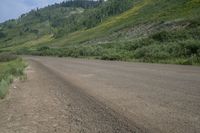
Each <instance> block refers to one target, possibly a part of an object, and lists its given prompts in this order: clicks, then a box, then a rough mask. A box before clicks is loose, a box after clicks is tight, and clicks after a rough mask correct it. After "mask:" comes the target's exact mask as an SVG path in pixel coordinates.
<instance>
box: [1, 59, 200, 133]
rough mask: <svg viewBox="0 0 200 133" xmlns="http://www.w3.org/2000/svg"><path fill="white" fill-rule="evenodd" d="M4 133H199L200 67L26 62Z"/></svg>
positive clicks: (5, 114)
mask: <svg viewBox="0 0 200 133" xmlns="http://www.w3.org/2000/svg"><path fill="white" fill-rule="evenodd" d="M25 59H26V60H27V62H28V63H29V67H28V69H27V76H28V79H27V80H26V81H24V82H23V81H15V82H14V84H13V85H12V87H11V89H10V93H9V95H8V96H7V97H6V99H4V100H1V101H0V118H1V119H0V133H56V132H57V133H67V132H69V133H71V132H72V133H79V132H81V133H82V132H83V133H84V132H85V133H89V132H90V133H96V132H98V133H99V132H102V133H118V132H119V133H126V132H131V133H132V132H138V133H140V132H153V133H156V132H158V133H160V132H163V133H188V132H189V133H197V132H200V67H195V66H179V65H157V64H143V63H125V62H109V61H98V60H86V59H70V58H55V57H25Z"/></svg>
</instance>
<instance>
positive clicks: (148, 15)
mask: <svg viewBox="0 0 200 133" xmlns="http://www.w3.org/2000/svg"><path fill="white" fill-rule="evenodd" d="M125 1H126V2H127V3H126V4H124V7H123V8H121V10H119V11H118V10H117V11H115V12H114V13H112V12H111V11H113V9H115V8H117V7H121V6H120V4H121V3H118V5H117V4H115V3H116V1H115V0H109V1H107V2H103V3H101V5H99V6H97V7H93V8H88V9H83V8H80V7H76V8H73V9H70V10H69V8H66V9H67V10H69V11H66V12H65V13H67V14H71V12H76V13H77V14H78V15H77V16H76V17H75V16H74V15H73V20H74V21H73V24H74V25H73V26H74V27H76V28H73V29H72V28H68V26H69V25H67V24H71V23H70V21H69V20H72V17H70V18H68V19H66V21H67V22H66V23H67V24H66V23H65V21H64V20H63V21H62V20H60V21H62V24H61V25H58V27H56V28H55V27H52V24H50V26H49V25H48V21H43V23H40V24H39V26H38V25H34V27H35V28H34V29H41V30H43V31H39V33H40V35H38V36H36V37H34V40H33V41H30V40H31V39H33V38H31V37H30V35H29V34H26V35H21V36H22V37H25V38H27V39H22V40H23V41H21V42H20V41H18V40H20V39H21V38H22V37H19V36H16V40H17V41H18V43H17V44H14V43H13V44H12V43H10V42H9V41H8V43H5V44H6V46H5V45H3V44H4V42H3V41H2V40H3V39H2V38H6V37H2V38H0V47H1V51H11V50H12V51H15V52H17V53H19V54H34V55H54V56H72V57H92V58H98V59H106V60H127V61H143V62H160V63H177V64H194V65H195V64H200V14H199V12H200V0H176V1H174V0H125ZM128 5H129V6H128ZM130 5H131V6H130ZM57 8H58V7H57ZM57 8H56V7H55V10H58V9H57ZM59 8H60V7H59ZM108 9H110V10H111V9H112V10H111V11H110V13H109V15H108V13H107V11H109V10H108ZM117 9H119V8H117ZM43 10H45V9H43ZM57 13H58V12H57ZM44 14H47V13H44ZM56 16H59V15H56ZM91 16H96V17H95V18H92V19H89V18H87V17H91ZM98 16H99V17H98ZM104 16H106V17H104ZM30 20H32V19H31V18H30ZM44 20H46V19H44ZM91 22H95V23H92V24H90V23H91ZM35 23H36V22H35ZM37 26H38V27H37ZM41 26H42V27H47V28H39V27H41ZM73 26H72V27H73ZM0 27H2V26H0ZM21 28H22V27H21ZM21 28H19V29H21ZM7 29H8V28H7ZM7 29H6V30H7ZM13 29H14V28H10V30H13ZM15 30H16V28H15ZM45 30H46V31H45ZM1 32H2V33H3V32H5V30H2V28H0V33H1ZM13 32H15V31H13ZM0 35H1V34H0ZM2 36H3V34H2ZM9 36H12V34H11V35H9ZM13 36H14V35H13ZM13 38H15V37H13ZM35 38H37V40H35ZM7 39H8V38H7ZM4 41H5V40H4Z"/></svg>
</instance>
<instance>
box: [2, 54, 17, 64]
mask: <svg viewBox="0 0 200 133" xmlns="http://www.w3.org/2000/svg"><path fill="white" fill-rule="evenodd" d="M15 59H17V56H16V55H14V54H11V53H0V62H7V61H11V60H15Z"/></svg>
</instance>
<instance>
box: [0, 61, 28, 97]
mask: <svg viewBox="0 0 200 133" xmlns="http://www.w3.org/2000/svg"><path fill="white" fill-rule="evenodd" d="M25 67H26V64H25V63H24V61H23V60H22V59H20V58H17V59H14V60H11V61H8V62H1V63H0V98H4V97H5V96H6V94H7V92H8V88H9V85H10V84H11V83H12V81H13V78H14V77H18V76H22V75H23V74H24V68H25Z"/></svg>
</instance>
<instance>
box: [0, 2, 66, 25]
mask: <svg viewBox="0 0 200 133" xmlns="http://www.w3.org/2000/svg"><path fill="white" fill-rule="evenodd" d="M62 1H64V0H1V2H0V23H1V22H4V21H6V20H9V19H15V18H18V17H19V16H20V15H21V14H23V13H26V12H28V11H30V10H31V9H36V8H37V7H38V8H41V7H45V6H47V5H51V4H54V3H60V2H62Z"/></svg>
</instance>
